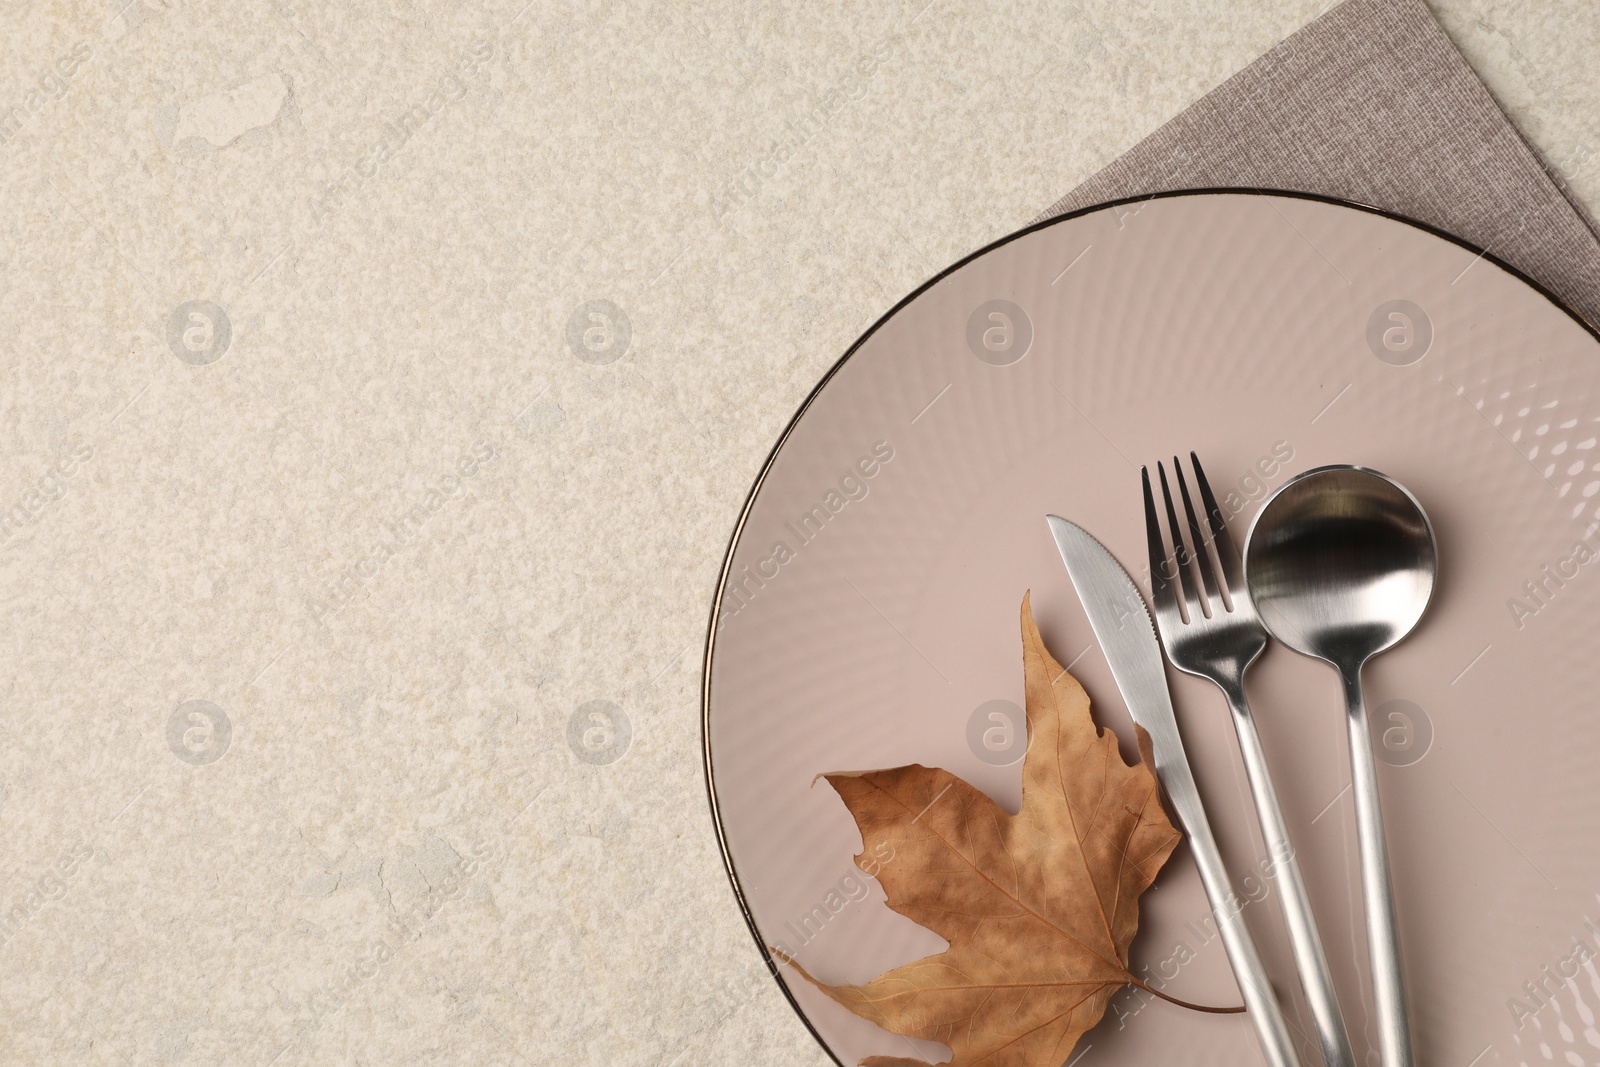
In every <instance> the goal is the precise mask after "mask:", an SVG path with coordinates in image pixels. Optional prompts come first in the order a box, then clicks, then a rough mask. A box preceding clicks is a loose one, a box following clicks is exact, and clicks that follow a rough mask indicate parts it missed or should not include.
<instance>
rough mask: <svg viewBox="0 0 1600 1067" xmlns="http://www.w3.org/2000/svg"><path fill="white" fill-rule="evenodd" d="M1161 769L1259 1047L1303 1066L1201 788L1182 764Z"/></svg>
mask: <svg viewBox="0 0 1600 1067" xmlns="http://www.w3.org/2000/svg"><path fill="white" fill-rule="evenodd" d="M1160 771H1161V778H1162V781H1163V782H1164V783H1165V784H1166V787H1167V796H1168V797H1169V798H1171V800H1172V807H1173V810H1174V811H1176V813H1177V815H1178V821H1179V822H1180V823H1182V824H1183V830H1184V833H1185V834H1186V835H1187V836H1188V838H1189V849H1190V851H1192V852H1193V853H1194V861H1195V865H1196V866H1197V867H1199V868H1200V882H1201V884H1202V885H1204V886H1205V890H1206V899H1207V900H1209V901H1210V902H1211V914H1212V917H1213V918H1215V919H1216V921H1217V931H1218V932H1219V933H1220V934H1221V935H1222V946H1223V948H1224V949H1226V950H1227V953H1228V962H1229V963H1231V964H1233V973H1234V977H1235V979H1237V981H1238V983H1239V992H1240V994H1241V995H1242V996H1243V997H1244V1006H1245V1012H1246V1014H1247V1015H1248V1016H1249V1017H1250V1021H1251V1022H1253V1023H1254V1024H1255V1028H1256V1037H1257V1038H1259V1039H1260V1041H1261V1051H1262V1052H1264V1053H1265V1054H1266V1057H1267V1063H1268V1064H1269V1065H1270V1067H1299V1064H1300V1059H1299V1057H1298V1056H1297V1055H1296V1054H1295V1051H1294V1041H1293V1039H1292V1038H1291V1037H1290V1035H1289V1024H1288V1022H1287V1021H1286V1020H1285V1019H1284V1017H1283V1009H1282V1008H1280V1007H1279V1006H1278V999H1277V997H1276V996H1275V995H1274V993H1273V990H1272V982H1271V980H1270V979H1269V978H1268V977H1267V969H1266V967H1264V966H1263V965H1262V963H1261V955H1260V953H1258V952H1257V951H1256V943H1255V939H1254V938H1252V937H1251V936H1250V929H1249V927H1247V926H1246V925H1245V922H1244V901H1243V900H1242V899H1240V897H1239V895H1238V894H1237V893H1235V892H1234V891H1233V884H1232V882H1231V881H1230V880H1229V878H1228V870H1227V868H1226V867H1224V866H1223V863H1222V852H1221V850H1219V849H1218V848H1217V841H1216V838H1214V837H1213V836H1211V823H1210V821H1209V820H1207V818H1206V813H1205V808H1203V807H1202V806H1201V804H1200V790H1199V789H1198V788H1197V787H1196V786H1195V782H1194V775H1193V774H1191V773H1190V771H1189V766H1188V764H1187V763H1183V762H1180V763H1177V764H1175V765H1172V766H1167V767H1162V768H1160Z"/></svg>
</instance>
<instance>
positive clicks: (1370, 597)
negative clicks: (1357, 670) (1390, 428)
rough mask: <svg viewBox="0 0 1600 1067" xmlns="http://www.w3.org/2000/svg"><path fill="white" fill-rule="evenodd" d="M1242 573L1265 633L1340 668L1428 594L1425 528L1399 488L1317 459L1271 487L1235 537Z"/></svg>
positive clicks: (1388, 635)
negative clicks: (1241, 536) (1241, 538)
mask: <svg viewBox="0 0 1600 1067" xmlns="http://www.w3.org/2000/svg"><path fill="white" fill-rule="evenodd" d="M1244 571H1245V579H1246V581H1247V582H1248V584H1249V588H1250V595H1251V598H1252V599H1253V600H1254V601H1255V605H1256V610H1257V611H1258V612H1260V613H1261V616H1262V619H1263V621H1264V622H1265V623H1266V625H1267V628H1268V629H1269V630H1271V631H1272V634H1273V636H1274V637H1276V638H1278V640H1280V641H1282V642H1283V643H1284V644H1286V645H1288V646H1289V647H1290V648H1292V649H1294V650H1295V651H1296V652H1300V653H1303V654H1305V655H1308V656H1315V657H1316V658H1318V659H1324V660H1327V661H1329V662H1330V663H1332V664H1334V666H1336V667H1339V668H1341V669H1345V668H1349V667H1359V666H1360V665H1361V664H1362V663H1364V662H1365V661H1366V660H1367V659H1369V658H1370V657H1372V656H1374V655H1376V654H1377V653H1379V652H1382V651H1384V650H1385V649H1387V648H1390V647H1392V646H1393V645H1394V644H1395V643H1397V642H1398V641H1399V640H1400V639H1401V638H1403V637H1405V636H1406V634H1408V633H1410V632H1411V630H1412V629H1413V628H1414V627H1415V626H1416V624H1417V622H1418V620H1419V619H1421V618H1422V613H1423V612H1424V611H1425V610H1426V609H1427V606H1428V601H1429V599H1430V598H1431V596H1432V594H1433V586H1434V577H1435V575H1436V573H1437V571H1438V551H1437V549H1436V547H1435V544H1434V536H1433V526H1432V524H1431V523H1429V521H1428V516H1427V514H1426V513H1424V512H1423V510H1422V505H1420V504H1418V503H1417V499H1416V497H1414V496H1412V495H1411V494H1410V492H1408V491H1407V490H1406V489H1405V487H1404V486H1402V485H1400V484H1399V483H1397V482H1395V481H1394V480H1392V479H1390V478H1388V477H1387V476H1385V475H1382V474H1379V473H1378V472H1377V471H1373V470H1367V469H1366V468H1364V467H1349V466H1337V467H1317V468H1316V469H1314V470H1309V471H1306V472H1305V473H1304V474H1301V475H1298V476H1297V477H1295V478H1293V479H1291V480H1290V481H1288V482H1286V483H1284V485H1283V486H1282V487H1280V488H1279V489H1278V491H1277V492H1276V493H1274V494H1273V495H1272V497H1271V499H1269V500H1268V501H1267V503H1266V505H1265V506H1264V507H1262V509H1261V512H1260V514H1258V515H1257V516H1256V519H1255V522H1253V523H1252V524H1251V526H1250V532H1249V534H1248V535H1247V536H1246V538H1245V551H1244Z"/></svg>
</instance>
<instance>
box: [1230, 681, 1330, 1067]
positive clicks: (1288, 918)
mask: <svg viewBox="0 0 1600 1067" xmlns="http://www.w3.org/2000/svg"><path fill="white" fill-rule="evenodd" d="M1222 690H1223V692H1224V693H1225V694H1226V695H1227V698H1228V707H1229V708H1230V709H1231V710H1232V712H1233V725H1234V729H1235V730H1236V731H1237V733H1238V735H1239V751H1240V753H1241V754H1242V755H1243V756H1244V769H1245V775H1246V777H1248V778H1249V779H1250V793H1251V796H1252V797H1253V799H1254V800H1255V805H1256V818H1257V820H1258V821H1259V822H1260V823H1261V836H1262V839H1263V840H1264V841H1265V842H1266V845H1267V855H1268V856H1270V857H1271V859H1272V861H1273V864H1274V865H1275V867H1276V873H1277V880H1278V885H1279V887H1280V889H1281V893H1280V896H1279V906H1280V907H1281V909H1282V911H1283V917H1284V923H1285V925H1286V926H1287V927H1288V928H1289V945H1290V947H1291V948H1292V949H1293V952H1294V962H1295V968H1296V969H1297V970H1298V971H1299V974H1300V986H1301V988H1302V989H1304V990H1305V994H1306V1001H1307V1003H1308V1004H1309V1005H1310V1007H1311V1015H1312V1018H1313V1019H1314V1020H1315V1021H1316V1025H1317V1043H1318V1044H1319V1045H1320V1046H1321V1048H1322V1059H1323V1062H1324V1063H1325V1064H1327V1067H1355V1062H1356V1057H1355V1050H1354V1049H1352V1048H1351V1046H1350V1035H1349V1033H1348V1032H1347V1031H1346V1030H1345V1023H1344V1016H1343V1014H1342V1013H1341V1012H1340V1011H1339V997H1338V994H1337V993H1336V992H1335V991H1334V986H1333V972H1332V971H1331V970H1330V969H1329V967H1328V954H1327V953H1326V952H1324V951H1323V948H1322V937H1321V935H1319V934H1318V933H1317V922H1316V919H1315V918H1314V917H1313V916H1312V914H1311V900H1310V898H1309V897H1308V896H1307V895H1306V883H1305V879H1303V878H1302V877H1301V876H1300V862H1299V861H1298V860H1297V859H1296V858H1295V852H1294V845H1293V844H1292V843H1290V841H1289V828H1288V827H1287V826H1285V825H1284V822H1283V809H1282V808H1280V807H1279V806H1278V794H1277V791H1276V790H1275V789H1273V787H1272V775H1271V774H1270V773H1268V771H1267V756H1266V752H1265V751H1264V750H1263V749H1262V747H1261V737H1260V735H1259V734H1257V733H1256V721H1255V717H1254V716H1252V715H1251V714H1250V704H1249V701H1248V700H1247V699H1246V697H1245V695H1244V686H1243V684H1242V682H1240V683H1237V684H1232V685H1226V684H1225V685H1223V686H1222Z"/></svg>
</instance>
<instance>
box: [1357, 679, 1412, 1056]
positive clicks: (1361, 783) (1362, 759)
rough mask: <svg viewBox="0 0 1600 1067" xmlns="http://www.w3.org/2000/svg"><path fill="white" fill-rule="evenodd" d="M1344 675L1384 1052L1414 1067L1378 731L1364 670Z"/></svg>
mask: <svg viewBox="0 0 1600 1067" xmlns="http://www.w3.org/2000/svg"><path fill="white" fill-rule="evenodd" d="M1340 673H1341V674H1342V675H1343V677H1344V699H1345V711H1346V715H1345V718H1346V720H1347V722H1348V725H1349V728H1350V776H1351V793H1352V794H1353V795H1354V796H1355V803H1356V833H1357V836H1358V838H1359V840H1360V846H1361V890H1362V896H1363V897H1364V898H1365V903H1366V915H1367V953H1368V955H1369V956H1370V957H1371V963H1372V994H1373V1001H1374V1004H1375V1006H1376V1008H1377V1018H1378V1050H1379V1054H1380V1057H1381V1059H1382V1062H1383V1064H1384V1067H1412V1062H1413V1061H1412V1054H1411V1022H1410V1019H1409V1017H1408V1016H1407V1014H1406V990H1405V980H1404V977H1403V976H1402V974H1401V970H1400V932H1399V927H1398V924H1397V922H1396V921H1395V910H1394V888H1393V886H1392V885H1391V883H1390V881H1389V850H1388V847H1387V846H1386V845H1385V844H1384V838H1383V814H1382V812H1381V811H1380V809H1379V806H1378V774H1377V765H1376V763H1375V762H1374V761H1373V758H1372V730H1371V727H1370V726H1369V724H1368V722H1367V704H1366V700H1365V698H1364V697H1363V696H1362V693H1361V668H1360V666H1359V665H1358V666H1356V667H1354V668H1353V669H1348V670H1342V671H1341V672H1340Z"/></svg>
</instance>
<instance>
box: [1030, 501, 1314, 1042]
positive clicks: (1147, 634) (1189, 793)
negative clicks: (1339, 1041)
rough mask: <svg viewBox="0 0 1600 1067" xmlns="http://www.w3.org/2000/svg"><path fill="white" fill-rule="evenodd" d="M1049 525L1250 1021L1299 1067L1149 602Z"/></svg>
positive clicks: (1072, 534)
mask: <svg viewBox="0 0 1600 1067" xmlns="http://www.w3.org/2000/svg"><path fill="white" fill-rule="evenodd" d="M1045 521H1046V522H1047V523H1048V524H1049V526H1050V534H1051V536H1052V537H1054V538H1055V542H1056V548H1057V549H1059V550H1060V552H1061V560H1062V562H1063V563H1065V564H1066V565H1067V574H1068V575H1069V576H1070V577H1071V579H1072V586H1073V588H1074V589H1076V590H1077V592H1078V599H1079V600H1081V601H1082V602H1083V610H1084V612H1085V613H1086V614H1087V615H1088V616H1089V626H1090V628H1091V629H1093V630H1094V636H1095V640H1096V641H1098V642H1099V643H1100V649H1101V651H1102V652H1104V653H1105V657H1106V662H1107V663H1108V664H1110V666H1111V677H1112V678H1113V679H1114V680H1115V681H1116V683H1117V688H1118V689H1119V690H1120V691H1121V692H1122V699H1123V700H1124V701H1125V702H1126V703H1127V705H1128V714H1129V715H1131V716H1133V721H1134V722H1136V723H1138V724H1139V725H1140V726H1142V727H1144V730H1145V732H1146V733H1148V734H1149V735H1150V748H1151V752H1152V756H1153V758H1154V760H1155V771H1156V776H1157V777H1158V778H1159V779H1160V780H1161V784H1162V785H1163V786H1164V787H1165V788H1166V791H1167V796H1168V797H1169V798H1170V799H1171V801H1172V807H1173V811H1174V812H1175V813H1176V814H1177V816H1178V822H1179V824H1180V825H1181V826H1182V827H1183V830H1184V833H1185V835H1187V837H1188V839H1189V849H1190V851H1191V852H1192V853H1193V854H1194V858H1195V865H1196V866H1197V867H1199V869H1200V881H1201V883H1202V884H1203V885H1204V886H1205V891H1206V898H1207V899H1208V900H1209V901H1210V902H1211V913H1212V915H1213V916H1214V917H1215V918H1216V921H1217V930H1218V931H1219V932H1220V933H1221V935H1222V944H1223V948H1224V949H1226V950H1227V953H1228V961H1229V962H1230V963H1232V964H1233V971H1234V976H1235V978H1236V979H1237V980H1238V982H1239V992H1240V993H1241V994H1242V995H1243V997H1244V1002H1245V1008H1246V1009H1247V1014H1248V1015H1249V1016H1250V1020H1251V1021H1252V1022H1253V1023H1254V1024H1255V1028H1256V1036H1257V1038H1258V1039H1259V1040H1260V1042H1261V1050H1262V1051H1263V1052H1264V1053H1266V1057H1267V1062H1268V1063H1269V1064H1271V1065H1272V1067H1297V1065H1298V1064H1299V1058H1298V1056H1297V1055H1296V1054H1295V1051H1294V1042H1293V1040H1292V1039H1291V1037H1290V1034H1289V1024H1288V1021H1287V1020H1286V1019H1285V1018H1284V1015H1283V1009H1282V1008H1281V1007H1279V1005H1278V1001H1277V998H1276V997H1275V996H1274V995H1273V992H1272V983H1271V980H1270V979H1269V978H1268V977H1267V972H1266V968H1265V967H1264V966H1263V965H1262V963H1261V954H1260V953H1259V952H1257V951H1256V945H1255V939H1254V938H1252V937H1251V936H1250V930H1249V928H1248V927H1247V926H1246V925H1245V922H1244V915H1243V908H1244V902H1243V901H1242V900H1240V898H1239V896H1238V894H1236V893H1235V892H1234V891H1233V884H1232V881H1231V880H1230V879H1229V877H1228V872H1227V868H1226V867H1225V866H1224V865H1223V862H1222V852H1221V850H1220V849H1218V848H1217V842H1216V838H1215V837H1214V836H1213V835H1212V833H1211V822H1210V820H1209V819H1207V818H1206V813H1205V808H1204V806H1203V805H1202V804H1201V802H1200V790H1199V787H1198V786H1196V785H1195V781H1194V773H1193V771H1192V770H1191V769H1190V766H1189V757H1188V756H1187V754H1185V752H1184V750H1183V737H1182V735H1181V734H1180V733H1179V732H1178V718H1177V715H1176V714H1175V713H1174V711H1173V708H1172V693H1171V690H1169V689H1168V688H1167V669H1166V662H1165V660H1164V659H1163V658H1162V655H1161V643H1160V640H1159V639H1158V638H1157V637H1156V628H1155V624H1154V623H1153V622H1152V621H1151V619H1150V610H1149V608H1147V607H1146V606H1145V602H1144V596H1143V595H1142V594H1141V593H1140V592H1139V588H1138V586H1136V585H1134V584H1133V579H1132V578H1131V577H1129V575H1128V572H1127V571H1126V570H1125V569H1124V568H1123V566H1122V564H1120V563H1118V562H1117V559H1116V557H1115V556H1113V555H1112V554H1111V553H1110V551H1108V550H1107V549H1106V547H1105V546H1104V545H1102V544H1101V543H1100V542H1099V541H1097V540H1095V538H1094V537H1093V535H1091V534H1090V533H1089V532H1088V531H1087V530H1085V529H1083V527H1081V526H1078V525H1077V524H1076V523H1072V522H1068V521H1067V520H1066V519H1063V518H1061V517H1060V516H1059V515H1047V516H1045Z"/></svg>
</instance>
